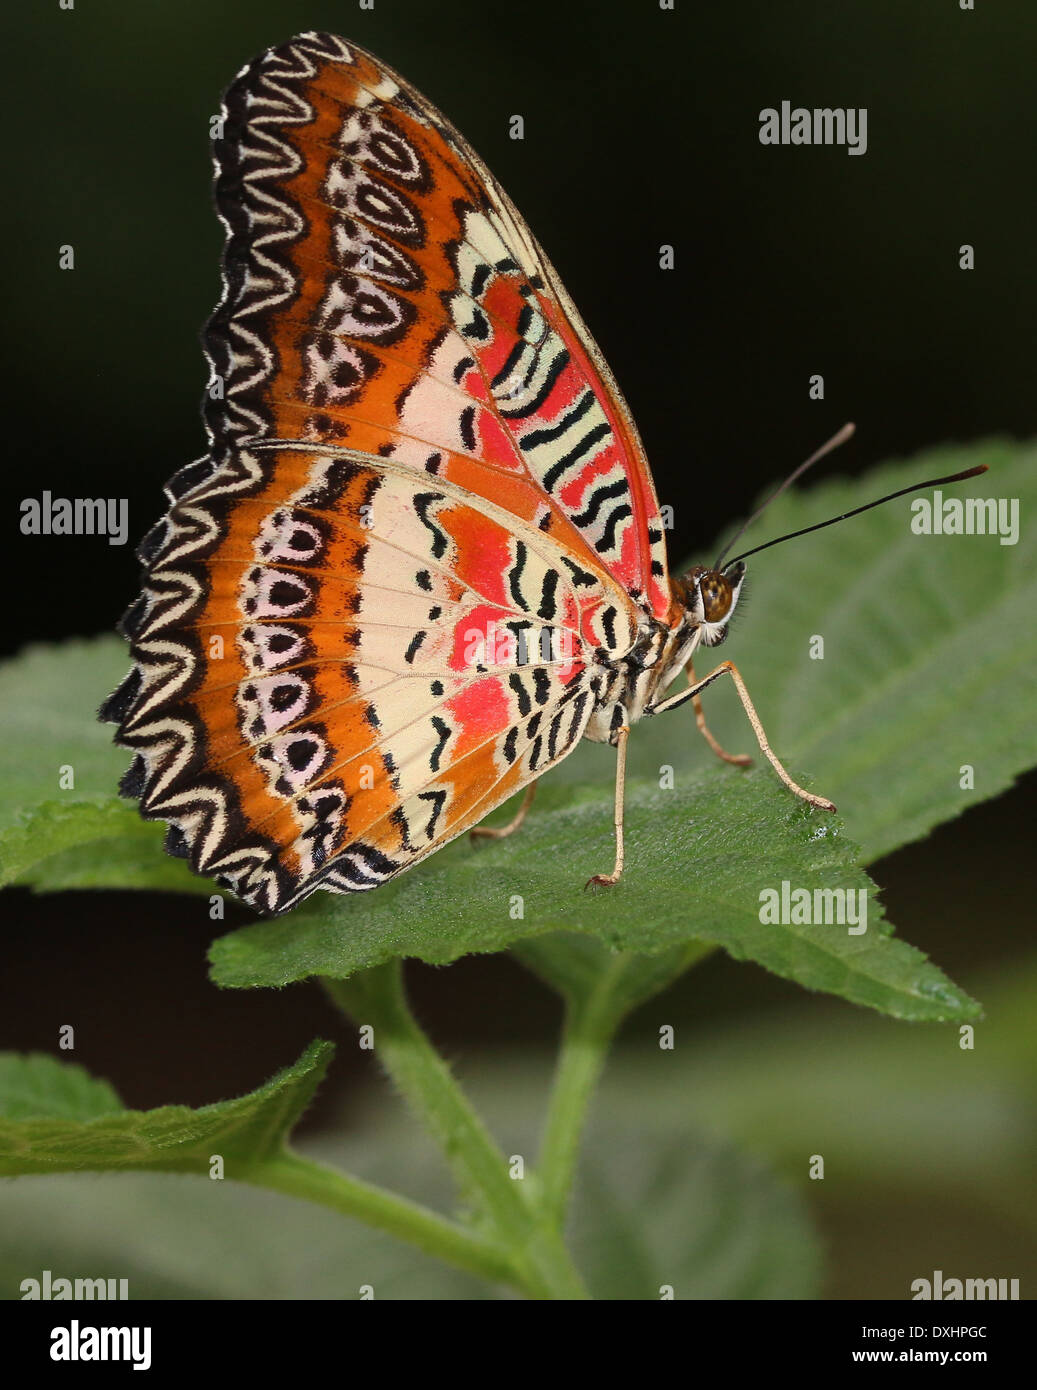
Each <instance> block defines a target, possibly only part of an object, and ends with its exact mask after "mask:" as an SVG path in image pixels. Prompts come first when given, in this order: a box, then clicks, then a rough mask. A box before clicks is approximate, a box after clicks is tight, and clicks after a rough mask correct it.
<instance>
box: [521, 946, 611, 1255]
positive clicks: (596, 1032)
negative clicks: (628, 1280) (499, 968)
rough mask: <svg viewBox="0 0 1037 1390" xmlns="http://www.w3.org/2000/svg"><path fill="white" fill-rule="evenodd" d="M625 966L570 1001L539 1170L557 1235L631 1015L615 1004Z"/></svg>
mask: <svg viewBox="0 0 1037 1390" xmlns="http://www.w3.org/2000/svg"><path fill="white" fill-rule="evenodd" d="M624 966H625V961H624V960H623V959H622V958H618V959H617V960H616V962H615V963H614V965H613V966H612V967H610V969H609V971H608V972H607V973H606V974H604V975H603V976H602V977H601V979H600V980H599V981H598V982H597V984H596V985H595V987H594V989H593V991H592V992H591V993H590V994H588V995H586V996H584V997H583V998H581V999H572V998H570V999H568V1000H567V1001H566V1010H565V1025H564V1028H563V1031H562V1042H561V1047H560V1048H559V1052H558V1062H557V1064H556V1067H555V1075H554V1082H553V1084H552V1087H551V1097H550V1100H549V1102H548V1108H547V1119H546V1122H545V1125H544V1138H543V1141H542V1143H541V1147H540V1160H539V1163H538V1165H537V1166H538V1171H539V1173H540V1180H541V1184H542V1188H543V1210H544V1213H545V1215H546V1216H547V1218H548V1219H549V1220H550V1221H551V1223H552V1224H553V1225H554V1227H555V1229H556V1230H561V1228H562V1225H563V1223H564V1221H565V1212H566V1206H567V1204H568V1200H569V1193H570V1191H571V1189H572V1184H573V1178H574V1175H575V1171H576V1162H577V1159H578V1157H579V1152H580V1138H581V1135H582V1132H583V1126H584V1124H585V1122H586V1118H587V1109H588V1106H589V1105H590V1100H591V1096H592V1095H593V1094H594V1089H595V1087H596V1086H597V1084H598V1079H599V1078H600V1076H601V1072H602V1069H603V1067H604V1065H605V1058H606V1056H607V1055H608V1050H609V1046H610V1044H611V1042H612V1038H613V1036H614V1034H615V1031H616V1029H617V1028H618V1027H619V1024H620V1022H621V1021H622V1018H623V1015H624V1013H625V1012H626V1011H625V1009H624V1008H623V1007H622V1006H621V1005H619V1004H618V1003H617V1001H616V998H615V988H616V985H617V984H618V982H619V977H620V976H621V975H622V973H623V969H624Z"/></svg>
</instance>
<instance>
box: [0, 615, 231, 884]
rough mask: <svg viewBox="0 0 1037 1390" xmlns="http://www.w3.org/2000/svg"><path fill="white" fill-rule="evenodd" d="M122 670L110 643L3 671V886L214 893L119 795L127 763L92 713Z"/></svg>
mask: <svg viewBox="0 0 1037 1390" xmlns="http://www.w3.org/2000/svg"><path fill="white" fill-rule="evenodd" d="M127 668H128V649H127V647H126V643H125V642H123V641H121V640H120V639H119V638H117V637H102V638H97V639H94V640H92V641H75V642H66V643H64V644H62V645H61V646H57V647H42V646H37V647H29V648H28V649H27V650H26V651H24V652H23V653H22V654H21V655H20V656H19V657H18V658H17V659H16V660H14V661H8V662H4V663H3V664H2V665H0V708H2V709H3V711H4V727H3V733H4V736H3V738H2V739H0V884H7V883H27V884H33V885H35V886H37V887H43V888H46V889H49V890H51V891H54V890H57V889H63V888H155V889H169V890H180V891H185V892H198V893H208V892H212V891H214V890H213V888H212V885H211V884H210V883H209V881H208V880H207V879H200V878H197V877H196V876H195V875H194V874H192V873H191V872H190V870H189V869H188V868H187V866H186V865H185V864H184V863H183V861H182V860H179V859H172V858H171V857H170V856H169V855H167V854H165V853H164V851H163V849H162V841H163V837H164V835H165V826H164V825H158V824H155V823H151V824H149V823H147V822H145V821H142V820H141V818H140V815H139V814H138V812H137V807H136V804H135V803H131V802H128V801H123V800H121V799H120V798H119V796H118V795H117V787H118V783H119V779H120V777H121V776H122V774H123V772H124V771H125V770H126V765H127V762H128V761H129V759H128V756H127V754H126V753H125V751H124V750H122V749H120V748H116V746H115V744H114V743H113V742H112V728H111V725H105V724H100V723H98V720H97V710H98V709H99V708H100V706H101V704H102V703H103V701H104V700H105V699H107V697H108V696H109V695H110V694H111V692H112V690H113V689H114V688H115V686H116V685H117V684H118V683H119V681H120V680H121V679H122V678H123V676H125V674H126V671H127ZM69 778H71V782H72V785H71V787H67V789H63V788H62V786H61V782H62V780H64V781H65V782H66V783H67V782H68V780H69Z"/></svg>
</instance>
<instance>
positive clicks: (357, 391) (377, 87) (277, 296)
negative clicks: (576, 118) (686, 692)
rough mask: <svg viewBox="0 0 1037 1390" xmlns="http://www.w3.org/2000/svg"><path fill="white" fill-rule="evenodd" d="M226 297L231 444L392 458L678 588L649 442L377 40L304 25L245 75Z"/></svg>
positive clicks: (229, 137) (641, 586)
mask: <svg viewBox="0 0 1037 1390" xmlns="http://www.w3.org/2000/svg"><path fill="white" fill-rule="evenodd" d="M215 158H216V168H217V182H216V193H217V204H218V207H219V210H220V213H221V216H222V218H223V220H224V222H225V224H226V227H227V232H228V243H227V249H226V254H225V259H224V271H225V275H224V294H223V299H222V301H221V303H220V305H219V307H218V309H217V311H216V313H215V314H214V316H213V318H212V320H211V321H210V324H209V326H208V330H207V338H206V345H207V352H208V355H209V358H210V363H211V367H212V374H213V382H212V389H211V390H210V399H209V402H208V406H207V423H208V428H209V431H210V434H211V437H212V441H213V445H214V449H218V446H220V445H223V444H227V443H233V444H239V443H242V442H245V441H248V440H254V439H259V438H275V439H285V440H312V441H316V442H322V443H334V444H339V445H343V446H345V447H348V448H353V449H357V450H359V451H361V452H364V453H370V454H375V455H379V456H381V457H389V458H392V459H395V460H397V461H399V462H402V463H404V464H406V465H408V466H410V467H412V468H415V469H419V470H422V471H427V472H430V473H433V474H435V475H436V476H439V477H443V478H446V479H448V480H450V481H452V482H455V483H457V484H459V485H460V486H462V487H464V488H466V489H467V490H469V491H470V492H474V493H476V494H477V495H479V496H481V497H485V498H487V499H489V500H492V501H494V502H495V503H496V504H497V505H499V506H502V507H504V508H505V509H506V510H508V511H510V512H512V513H513V514H514V515H515V516H517V517H519V518H521V519H522V520H524V521H527V522H529V523H531V524H532V525H534V526H536V527H538V528H540V529H543V530H545V531H547V532H548V533H549V534H551V535H552V536H553V537H554V538H555V539H557V540H559V541H561V542H562V543H563V544H565V545H566V546H567V547H568V548H569V549H570V551H571V552H572V553H573V554H574V555H576V556H578V557H582V558H583V559H584V560H586V559H589V558H594V559H595V560H596V561H597V562H598V564H601V565H604V566H605V567H606V568H607V569H608V571H609V572H610V573H611V574H612V575H613V577H614V578H615V579H616V580H617V581H618V582H619V584H620V585H621V586H622V587H623V588H624V589H625V590H626V592H627V593H628V594H629V595H630V596H631V599H632V600H633V601H634V602H636V603H637V604H639V606H641V608H642V609H644V610H645V611H646V612H647V613H649V614H651V615H652V616H654V617H656V618H660V619H663V618H665V617H666V614H667V612H668V610H669V608H670V604H671V596H670V592H669V585H668V579H667V572H666V555H665V544H664V537H663V527H662V525H661V521H660V516H659V507H658V503H657V501H656V497H655V492H654V488H653V485H652V479H651V474H650V472H649V469H648V464H647V460H646V458H645V454H644V449H643V447H642V445H641V441H640V439H639V438H638V434H637V430H636V428H635V426H634V422H633V420H632V418H631V415H630V412H629V410H628V408H627V406H626V404H625V402H624V401H623V398H622V396H621V395H620V392H619V389H618V387H617V386H616V383H615V381H614V380H613V379H612V376H611V374H610V372H609V370H608V367H607V366H606V365H605V362H604V360H603V358H602V356H601V353H600V351H599V350H598V348H597V347H596V345H595V343H594V341H593V340H592V338H591V336H590V334H589V333H588V331H587V329H586V327H585V326H584V324H583V322H582V320H581V319H580V317H579V315H578V313H577V312H576V309H575V308H574V306H573V304H572V302H571V300H570V299H569V297H568V295H567V294H566V293H565V290H564V289H563V287H562V285H561V283H560V281H559V278H558V276H557V274H556V273H555V271H554V270H553V268H552V267H551V265H550V263H549V262H548V260H547V258H546V256H545V255H544V254H543V252H542V250H541V249H540V247H539V246H538V245H537V243H536V241H535V239H534V238H533V236H532V234H531V233H530V231H529V229H528V228H527V227H526V225H525V223H524V222H523V220H522V218H521V217H520V216H519V214H518V212H517V211H516V210H515V208H514V206H513V205H512V203H511V201H510V199H509V198H508V197H507V195H506V194H505V193H504V191H503V190H502V189H501V188H500V186H499V185H498V184H497V183H496V181H495V180H494V178H493V177H492V175H491V174H490V173H489V171H488V170H487V169H486V167H485V166H484V165H483V164H482V162H481V161H480V160H479V158H478V156H477V155H475V154H474V153H473V151H472V150H471V149H470V148H469V146H468V145H467V144H466V143H465V141H464V140H463V139H462V137H461V136H460V135H459V134H458V132H457V131H456V130H455V129H454V128H453V127H452V126H451V125H450V123H449V122H448V121H447V120H446V119H445V118H444V117H443V116H442V115H441V114H440V113H439V112H438V111H437V110H436V109H435V108H434V107H433V106H432V105H431V104H430V103H429V102H428V101H426V100H425V98H424V97H422V96H421V95H420V94H419V93H417V92H416V91H415V90H414V89H413V88H412V87H411V86H409V84H408V83H406V82H405V81H404V80H403V79H402V78H401V77H399V76H398V75H397V74H395V73H393V72H392V71H391V70H390V69H389V68H387V67H385V66H384V65H383V64H381V63H379V62H378V60H377V59H375V58H373V57H372V56H371V55H370V54H368V53H365V52H364V50H363V49H360V48H357V47H356V46H355V45H353V44H347V43H346V42H345V41H344V40H342V39H339V38H335V37H334V36H331V35H327V34H303V35H300V36H299V37H297V38H295V39H293V40H291V41H290V42H289V43H287V44H284V45H282V46H281V47H279V48H275V49H271V50H269V51H268V52H266V53H265V54H263V55H262V56H261V57H260V58H258V59H257V60H256V61H255V62H253V63H251V64H249V65H248V66H247V67H245V68H244V69H243V70H242V71H241V73H240V74H239V76H238V78H237V80H236V81H235V83H234V84H233V86H232V87H231V89H230V91H229V92H228V94H227V97H226V100H225V103H224V109H223V133H222V137H221V138H220V139H219V140H217V142H216V146H215Z"/></svg>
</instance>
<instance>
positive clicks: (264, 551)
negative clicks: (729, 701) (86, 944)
mask: <svg viewBox="0 0 1037 1390" xmlns="http://www.w3.org/2000/svg"><path fill="white" fill-rule="evenodd" d="M170 520H171V535H172V536H173V537H174V538H175V541H174V543H172V544H170V545H169V546H168V548H167V550H166V551H165V552H164V553H163V554H162V555H161V556H160V557H158V558H157V559H156V561H155V562H154V563H153V565H152V568H151V571H150V575H149V582H148V587H147V589H146V590H145V595H144V597H143V599H142V601H141V602H140V603H138V604H137V605H135V607H134V609H131V611H130V613H129V614H128V615H127V618H126V620H125V627H126V631H127V635H128V636H129V637H130V638H131V640H132V642H133V645H134V653H135V655H136V658H137V663H138V664H137V666H136V667H135V669H134V671H133V672H132V673H131V675H130V677H129V678H128V680H127V681H126V682H125V683H124V685H123V686H121V687H120V689H119V690H118V691H116V693H115V695H114V696H113V697H112V699H111V701H110V702H109V706H108V707H107V709H106V710H105V711H104V714H105V716H106V717H107V718H110V719H115V720H118V721H119V722H120V735H119V736H120V741H121V742H122V743H123V744H124V745H125V746H127V747H129V748H132V749H134V751H135V752H136V757H135V759H134V762H133V764H132V766H131V767H130V770H129V772H128V773H127V776H126V779H125V781H124V790H125V791H126V792H127V793H129V794H132V795H136V796H139V797H140V799H141V808H142V811H143V814H144V815H145V816H147V817H149V818H161V819H164V820H167V821H169V822H170V823H171V829H170V832H169V836H168V840H167V846H168V848H170V849H171V850H172V851H173V852H174V853H181V854H184V855H185V856H186V857H188V858H189V859H190V862H191V865H192V867H193V868H194V869H196V870H197V871H199V872H201V873H207V874H211V875H214V876H216V877H218V878H219V879H220V881H222V882H223V883H225V884H226V885H227V886H228V887H231V888H233V890H234V891H235V892H236V893H237V894H238V895H239V896H240V897H242V898H244V899H246V900H247V901H248V902H250V903H252V904H253V905H255V906H256V907H257V908H259V909H260V910H261V911H265V912H279V911H283V910H284V909H285V908H287V907H290V906H292V904H293V903H294V902H296V901H298V900H299V899H300V898H301V897H303V896H305V895H306V894H308V893H309V892H311V891H312V890H313V888H314V887H317V886H320V887H324V888H330V889H333V890H335V889H337V890H340V891H345V890H357V889H365V888H373V887H376V886H377V885H378V884H380V883H383V882H385V881H386V879H388V878H391V877H392V876H393V875H395V874H397V873H399V872H400V871H401V870H403V869H405V868H408V867H410V865H412V864H414V863H416V862H418V861H419V860H420V859H422V858H424V857H425V855H426V854H428V853H431V852H432V850H434V849H436V848H438V847H439V846H440V845H442V844H444V843H446V842H447V841H448V840H450V839H452V838H454V836H456V835H458V834H460V833H462V831H464V830H466V829H467V828H468V827H469V826H471V825H474V824H475V823H476V822H477V821H479V820H480V819H482V817H483V816H485V815H486V814H487V813H488V812H489V811H491V810H492V809H493V808H494V807H495V806H497V805H499V804H500V803H501V802H502V801H504V800H505V799H506V798H507V797H509V796H511V795H512V794H513V793H514V792H515V791H517V790H519V789H520V788H521V787H522V786H524V785H525V784H526V783H527V782H529V781H531V780H533V779H534V778H535V777H538V776H539V775H540V774H541V773H542V772H544V771H545V770H546V769H547V768H548V767H550V766H552V765H553V764H554V763H556V762H557V761H559V760H560V759H561V758H562V757H564V756H565V754H566V753H568V752H569V751H570V750H571V749H572V748H573V747H574V746H575V744H576V743H577V742H578V740H579V739H580V737H581V736H582V734H583V730H584V728H585V726H586V723H587V720H588V719H589V718H590V716H591V713H592V711H593V706H594V690H595V675H596V672H597V671H598V670H599V668H598V667H597V665H596V662H597V661H598V660H599V659H600V658H601V657H604V656H607V655H608V656H610V655H611V654H612V651H613V649H615V648H616V645H617V644H618V646H619V647H620V648H623V649H625V648H627V647H629V645H630V643H631V641H632V640H633V636H634V628H633V625H632V620H631V618H630V616H629V612H628V607H629V606H628V605H627V604H626V603H625V596H624V595H622V592H621V591H619V590H618V589H616V588H615V587H614V586H612V585H610V584H609V583H608V581H607V580H606V581H604V582H602V580H601V578H600V577H599V576H598V575H596V574H594V573H592V572H591V571H585V570H582V569H581V568H580V567H579V566H576V565H574V564H573V563H572V561H571V559H569V558H568V557H567V556H566V555H565V552H564V551H563V550H562V548H561V547H559V546H558V545H557V544H556V543H555V542H553V541H552V540H551V539H550V538H549V537H547V536H545V535H544V534H543V533H542V532H539V531H537V530H535V529H534V528H531V527H528V526H525V525H521V524H516V523H515V522H514V519H513V518H512V517H510V516H509V515H508V514H507V513H505V512H503V511H502V510H501V509H499V508H496V507H493V506H492V505H491V504H488V503H486V502H483V501H482V500H481V499H478V498H472V497H470V496H469V495H467V494H465V493H464V492H462V491H461V490H460V489H457V488H455V487H454V486H453V485H452V484H450V483H447V482H443V481H441V480H440V481H437V480H435V479H429V478H427V477H425V476H422V475H416V474H415V473H414V472H413V471H412V470H409V469H407V468H405V467H401V466H400V465H397V464H392V463H388V462H385V461H380V460H375V459H370V458H368V457H366V456H364V455H357V454H354V453H352V452H350V451H344V450H339V451H335V450H324V451H320V450H315V449H311V448H307V447H305V446H300V447H294V448H288V447H276V446H272V447H266V448H262V447H253V448H252V449H243V450H236V451H233V452H232V453H231V454H230V455H229V456H228V458H227V460H226V461H225V463H224V465H223V466H222V467H221V468H220V469H219V470H217V472H216V474H215V475H214V476H213V477H212V478H211V479H209V480H206V481H205V482H203V483H202V484H200V485H199V486H198V487H197V488H195V489H194V490H192V491H191V492H189V493H188V494H186V495H185V496H184V497H183V498H181V499H180V500H179V501H178V502H177V503H176V504H175V505H174V507H173V509H172V511H171V517H170Z"/></svg>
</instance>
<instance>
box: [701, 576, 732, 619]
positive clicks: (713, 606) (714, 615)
mask: <svg viewBox="0 0 1037 1390" xmlns="http://www.w3.org/2000/svg"><path fill="white" fill-rule="evenodd" d="M699 593H700V594H701V595H702V616H703V617H704V618H705V620H706V622H707V623H721V622H723V620H724V619H725V618H726V617H727V615H728V613H730V611H731V597H732V591H731V585H730V583H729V582H728V581H727V580H726V579H725V578H724V576H723V575H722V574H718V573H717V571H716V570H710V571H709V572H708V573H707V574H704V575H703V576H702V580H701V582H700V583H699Z"/></svg>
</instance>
